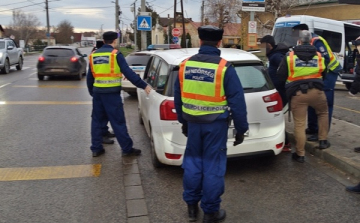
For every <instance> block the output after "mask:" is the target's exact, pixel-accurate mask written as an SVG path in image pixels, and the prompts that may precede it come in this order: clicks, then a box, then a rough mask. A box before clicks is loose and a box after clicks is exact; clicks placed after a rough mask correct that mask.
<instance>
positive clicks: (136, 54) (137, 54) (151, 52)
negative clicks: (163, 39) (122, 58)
mask: <svg viewBox="0 0 360 223" xmlns="http://www.w3.org/2000/svg"><path fill="white" fill-rule="evenodd" d="M154 52H155V51H153V50H151V51H148V50H143V51H137V52H132V53H130V54H128V55H127V56H143V55H151V54H154Z"/></svg>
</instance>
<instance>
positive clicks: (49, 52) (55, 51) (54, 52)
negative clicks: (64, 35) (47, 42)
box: [43, 48, 75, 57]
mask: <svg viewBox="0 0 360 223" xmlns="http://www.w3.org/2000/svg"><path fill="white" fill-rule="evenodd" d="M43 55H44V56H49V57H72V56H74V55H75V53H74V51H73V50H71V49H62V48H48V49H45V50H44V53H43Z"/></svg>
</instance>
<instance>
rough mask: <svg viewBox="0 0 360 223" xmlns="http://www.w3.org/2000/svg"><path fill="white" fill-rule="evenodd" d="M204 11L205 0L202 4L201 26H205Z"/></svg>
mask: <svg viewBox="0 0 360 223" xmlns="http://www.w3.org/2000/svg"><path fill="white" fill-rule="evenodd" d="M204 10H205V5H204V0H203V1H202V4H201V26H203V25H204Z"/></svg>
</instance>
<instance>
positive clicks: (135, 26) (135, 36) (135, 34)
mask: <svg viewBox="0 0 360 223" xmlns="http://www.w3.org/2000/svg"><path fill="white" fill-rule="evenodd" d="M133 5H134V43H135V51H136V48H137V44H136V39H137V33H136V30H137V21H136V0H135V2H134V3H133Z"/></svg>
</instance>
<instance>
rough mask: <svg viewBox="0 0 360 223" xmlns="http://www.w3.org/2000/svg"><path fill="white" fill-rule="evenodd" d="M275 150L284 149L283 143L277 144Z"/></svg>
mask: <svg viewBox="0 0 360 223" xmlns="http://www.w3.org/2000/svg"><path fill="white" fill-rule="evenodd" d="M275 147H276V149H282V148H283V147H284V143H278V144H276V145H275Z"/></svg>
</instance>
